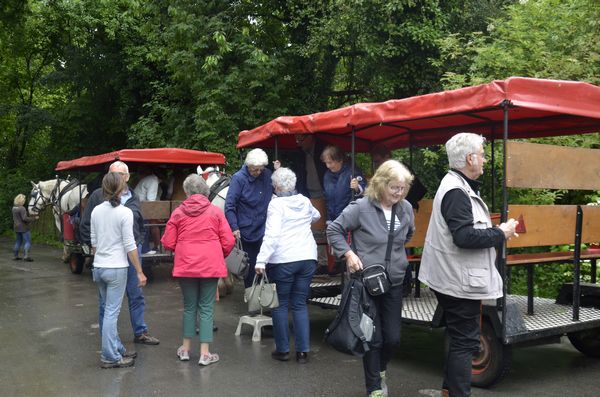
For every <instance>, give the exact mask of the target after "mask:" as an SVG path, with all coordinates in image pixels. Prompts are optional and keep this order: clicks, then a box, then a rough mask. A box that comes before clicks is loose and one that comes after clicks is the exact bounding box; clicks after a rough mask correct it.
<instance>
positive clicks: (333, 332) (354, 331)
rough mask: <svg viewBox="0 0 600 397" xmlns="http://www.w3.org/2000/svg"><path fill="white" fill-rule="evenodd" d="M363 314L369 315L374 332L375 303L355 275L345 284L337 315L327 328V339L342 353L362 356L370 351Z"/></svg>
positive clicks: (373, 331)
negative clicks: (364, 330) (364, 329)
mask: <svg viewBox="0 0 600 397" xmlns="http://www.w3.org/2000/svg"><path fill="white" fill-rule="evenodd" d="M363 315H366V316H368V317H369V318H368V319H367V321H369V320H370V321H371V322H370V324H371V326H372V329H371V330H372V334H374V333H375V330H374V328H375V327H374V325H372V324H373V321H374V320H375V316H376V308H375V304H374V303H373V302H372V299H371V297H370V295H369V294H368V293H367V291H366V290H365V288H364V286H363V283H362V281H361V280H360V279H358V278H354V277H353V278H351V279H350V280H348V281H347V282H346V284H345V285H344V290H343V292H342V301H341V302H340V306H339V308H338V312H337V315H336V316H335V319H333V321H332V322H331V324H329V327H327V329H326V330H325V341H326V342H327V343H328V344H329V345H331V346H332V347H333V348H334V349H336V350H338V351H340V352H342V353H346V354H352V355H354V356H358V357H362V356H363V355H364V354H365V353H366V352H367V351H369V340H368V339H367V336H365V334H364V332H363V330H362V329H361V320H362V321H363V326H364V321H365V319H364V316H363Z"/></svg>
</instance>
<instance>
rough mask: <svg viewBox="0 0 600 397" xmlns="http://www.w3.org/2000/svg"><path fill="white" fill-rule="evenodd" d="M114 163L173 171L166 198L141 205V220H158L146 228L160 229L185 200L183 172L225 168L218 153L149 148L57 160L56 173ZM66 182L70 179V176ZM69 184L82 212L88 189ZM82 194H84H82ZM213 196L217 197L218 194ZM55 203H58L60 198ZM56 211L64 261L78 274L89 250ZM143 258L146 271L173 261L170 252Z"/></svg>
mask: <svg viewBox="0 0 600 397" xmlns="http://www.w3.org/2000/svg"><path fill="white" fill-rule="evenodd" d="M117 160H120V161H123V162H124V163H126V164H127V165H128V167H129V170H130V172H137V171H140V170H141V169H143V168H145V167H158V168H160V169H162V170H163V171H169V172H172V181H173V190H172V194H171V196H170V197H169V199H168V200H157V201H145V202H142V204H141V209H142V215H143V217H144V219H153V220H160V222H159V223H157V224H147V225H146V226H147V227H153V226H154V227H163V226H164V222H166V219H168V218H169V216H170V214H171V212H172V211H173V209H175V208H176V207H177V205H179V203H180V202H181V201H183V200H184V199H185V195H184V193H183V190H182V186H181V183H182V182H183V178H185V176H186V175H187V174H186V173H191V172H197V171H198V170H199V168H198V167H201V169H207V167H210V169H211V170H213V171H215V172H219V168H221V169H222V168H223V167H224V165H225V156H224V155H223V154H221V153H214V152H207V151H200V150H191V149H180V148H152V149H122V150H117V151H113V152H109V153H103V154H98V155H93V156H84V157H80V158H77V159H73V160H66V161H59V162H58V164H57V165H56V168H55V170H56V171H60V172H69V173H73V172H77V173H82V172H83V173H90V172H100V173H104V172H106V171H107V169H108V166H109V165H110V164H111V163H112V162H114V161H117ZM184 171H185V172H184ZM66 179H67V180H69V179H70V176H69V177H67V178H66ZM217 179H218V178H217ZM60 182H61V181H60V179H57V184H56V186H61V183H60ZM70 185H71V187H70V189H73V190H74V191H75V192H78V193H79V200H77V203H78V204H79V205H78V208H77V209H76V210H77V212H79V213H83V211H82V206H85V202H86V197H85V196H86V194H87V189H85V185H81V184H78V183H72V184H70ZM220 186H221V188H223V187H225V185H223V184H220ZM132 188H133V187H132ZM62 190H63V191H62V192H60V191H59V192H57V193H56V195H57V196H60V195H61V193H62V194H65V191H64V188H63V189H62ZM83 192H85V194H82V193H83ZM90 193H91V192H90ZM214 193H215V195H216V194H218V193H219V192H214ZM58 201H59V202H60V199H59V200H58ZM59 207H60V206H59ZM58 211H59V212H60V217H61V218H62V227H61V235H62V237H63V240H64V245H65V257H66V258H65V259H66V260H67V261H68V263H69V265H70V269H71V271H72V272H73V273H76V274H80V273H81V272H82V271H83V267H84V263H85V261H86V258H89V257H90V249H89V247H87V246H85V245H84V244H82V243H81V242H80V241H79V239H78V238H77V231H76V228H77V222H76V221H75V222H73V220H72V219H71V215H70V214H69V213H68V212H67V211H66V210H65V209H58ZM69 212H72V211H69ZM142 258H143V263H144V267H145V268H147V266H146V265H147V264H152V263H158V262H165V261H166V262H172V253H170V252H168V251H167V252H162V251H161V250H159V251H158V252H156V253H152V254H142Z"/></svg>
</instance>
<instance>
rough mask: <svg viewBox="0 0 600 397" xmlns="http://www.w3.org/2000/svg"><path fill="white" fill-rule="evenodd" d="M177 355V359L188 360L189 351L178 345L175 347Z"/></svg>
mask: <svg viewBox="0 0 600 397" xmlns="http://www.w3.org/2000/svg"><path fill="white" fill-rule="evenodd" d="M177 357H179V361H190V352H189V351H188V350H185V349H184V348H183V346H179V348H178V349H177Z"/></svg>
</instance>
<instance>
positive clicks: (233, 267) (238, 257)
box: [225, 238, 248, 280]
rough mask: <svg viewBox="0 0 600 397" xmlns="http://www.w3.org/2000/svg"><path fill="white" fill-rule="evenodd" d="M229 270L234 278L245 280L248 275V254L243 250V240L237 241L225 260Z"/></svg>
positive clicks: (237, 239)
mask: <svg viewBox="0 0 600 397" xmlns="http://www.w3.org/2000/svg"><path fill="white" fill-rule="evenodd" d="M225 264H226V265H227V270H228V271H229V273H231V274H232V275H233V276H234V277H236V278H238V279H242V280H243V279H244V277H246V274H248V254H247V253H246V252H245V251H244V250H243V249H242V240H240V239H239V238H236V239H235V246H234V247H233V249H232V250H231V252H230V253H229V255H228V256H227V258H225Z"/></svg>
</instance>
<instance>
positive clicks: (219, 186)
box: [208, 176, 231, 202]
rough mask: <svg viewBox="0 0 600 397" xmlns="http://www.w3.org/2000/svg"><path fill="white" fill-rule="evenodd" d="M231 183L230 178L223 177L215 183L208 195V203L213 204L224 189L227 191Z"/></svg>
mask: <svg viewBox="0 0 600 397" xmlns="http://www.w3.org/2000/svg"><path fill="white" fill-rule="evenodd" d="M230 183H231V177H229V176H221V177H220V178H219V179H217V181H216V182H215V183H213V184H212V186H211V187H210V193H209V195H208V201H210V202H212V201H213V199H214V198H215V197H217V194H219V192H220V191H221V190H223V189H225V188H226V187H227V186H229V184H230Z"/></svg>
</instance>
